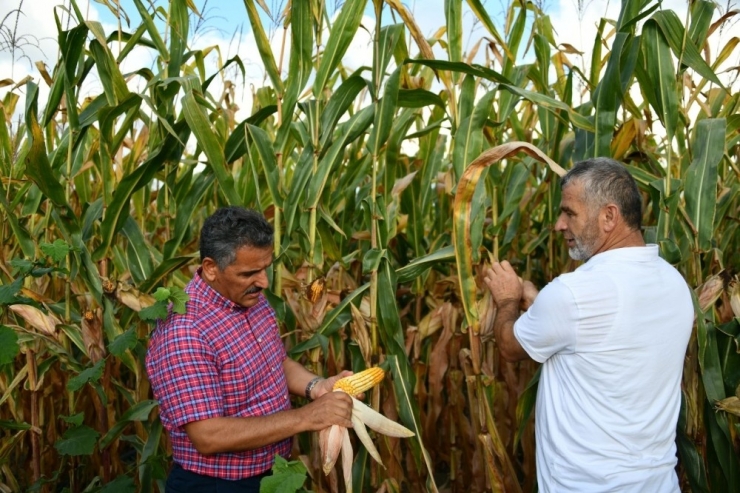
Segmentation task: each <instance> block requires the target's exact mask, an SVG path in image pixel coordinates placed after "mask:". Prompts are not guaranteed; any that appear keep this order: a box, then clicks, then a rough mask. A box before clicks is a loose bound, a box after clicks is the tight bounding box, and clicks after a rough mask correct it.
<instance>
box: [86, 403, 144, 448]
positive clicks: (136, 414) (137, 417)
mask: <svg viewBox="0 0 740 493" xmlns="http://www.w3.org/2000/svg"><path fill="white" fill-rule="evenodd" d="M157 405H158V404H157V401H155V400H145V401H141V402H137V403H136V404H134V405H133V406H131V407H130V408H129V409H128V411H126V412H125V413H123V415H122V416H121V417H120V418H119V419H118V421H117V422H116V424H114V425H113V426H111V428H110V430H108V433H106V434H105V435H104V436H103V438H101V439H100V450H104V449H105V448H107V447H108V446H109V445H110V444H111V443H113V441H114V440H116V439H117V438H118V437H119V436H121V433H123V431H124V430H125V429H126V427H127V426H128V425H129V424H130V423H131V422H134V421H147V420H148V419H149V415H150V414H151V412H152V409H154V408H155V407H157Z"/></svg>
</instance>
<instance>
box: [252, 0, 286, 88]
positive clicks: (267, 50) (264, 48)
mask: <svg viewBox="0 0 740 493" xmlns="http://www.w3.org/2000/svg"><path fill="white" fill-rule="evenodd" d="M244 7H246V9H247V16H248V17H249V24H250V25H251V26H252V34H253V35H254V40H255V42H256V43H257V50H258V51H259V53H260V58H261V59H262V66H263V67H264V68H265V71H266V72H267V76H268V77H269V78H270V81H271V82H272V85H273V87H274V88H275V90H276V91H277V92H283V80H282V79H281V78H280V73H279V72H278V68H277V65H276V64H275V57H274V56H273V54H272V48H271V47H270V40H269V39H267V34H265V28H264V27H262V21H261V20H260V16H259V14H258V13H257V7H256V6H255V4H254V0H244Z"/></svg>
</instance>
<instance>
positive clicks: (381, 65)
mask: <svg viewBox="0 0 740 493" xmlns="http://www.w3.org/2000/svg"><path fill="white" fill-rule="evenodd" d="M403 33H404V29H403V24H391V25H390V26H383V27H382V28H381V29H380V36H379V39H378V48H377V49H375V50H373V80H372V86H371V87H372V92H373V95H377V93H378V91H379V90H380V85H381V84H382V83H383V79H384V78H385V71H386V69H387V68H388V63H389V62H390V61H391V58H392V56H393V53H394V52H395V51H396V46H397V45H398V42H399V41H400V40H402V39H403Z"/></svg>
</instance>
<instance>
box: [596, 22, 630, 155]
mask: <svg viewBox="0 0 740 493" xmlns="http://www.w3.org/2000/svg"><path fill="white" fill-rule="evenodd" d="M629 39H630V35H629V34H626V33H622V32H619V33H617V34H616V36H615V38H614V42H613V43H612V51H611V54H610V55H609V61H608V62H607V65H606V71H605V72H604V76H603V78H602V79H601V81H599V84H598V86H597V87H596V89H595V90H594V93H593V96H592V98H591V101H592V102H593V106H594V130H595V135H594V150H593V154H592V157H599V156H610V155H611V143H612V139H613V137H614V127H615V125H616V122H617V110H618V109H619V107H620V106H621V104H622V87H621V79H622V75H623V74H622V72H621V69H622V67H621V64H622V52H623V50H624V48H625V45H626V44H627V42H628V40H629ZM626 76H628V77H631V76H632V74H626Z"/></svg>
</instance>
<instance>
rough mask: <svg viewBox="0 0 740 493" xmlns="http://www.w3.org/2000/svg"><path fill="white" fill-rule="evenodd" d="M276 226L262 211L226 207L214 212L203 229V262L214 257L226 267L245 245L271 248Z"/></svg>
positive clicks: (220, 265) (220, 266)
mask: <svg viewBox="0 0 740 493" xmlns="http://www.w3.org/2000/svg"><path fill="white" fill-rule="evenodd" d="M272 242H273V229H272V225H270V223H268V222H267V220H266V219H265V217H264V216H263V215H262V214H260V213H259V212H256V211H253V210H251V209H245V208H243V207H236V206H230V207H223V208H221V209H218V210H217V211H216V212H214V213H213V215H211V216H210V217H209V218H208V219H206V222H205V223H204V224H203V229H202V230H201V232H200V261H201V262H203V260H204V259H205V258H210V259H213V261H214V262H216V264H217V265H218V268H219V269H221V270H223V269H225V268H226V267H228V266H229V265H231V263H232V262H234V260H235V259H236V251H237V250H238V249H240V248H242V247H253V248H260V249H263V248H269V247H271V246H272Z"/></svg>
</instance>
